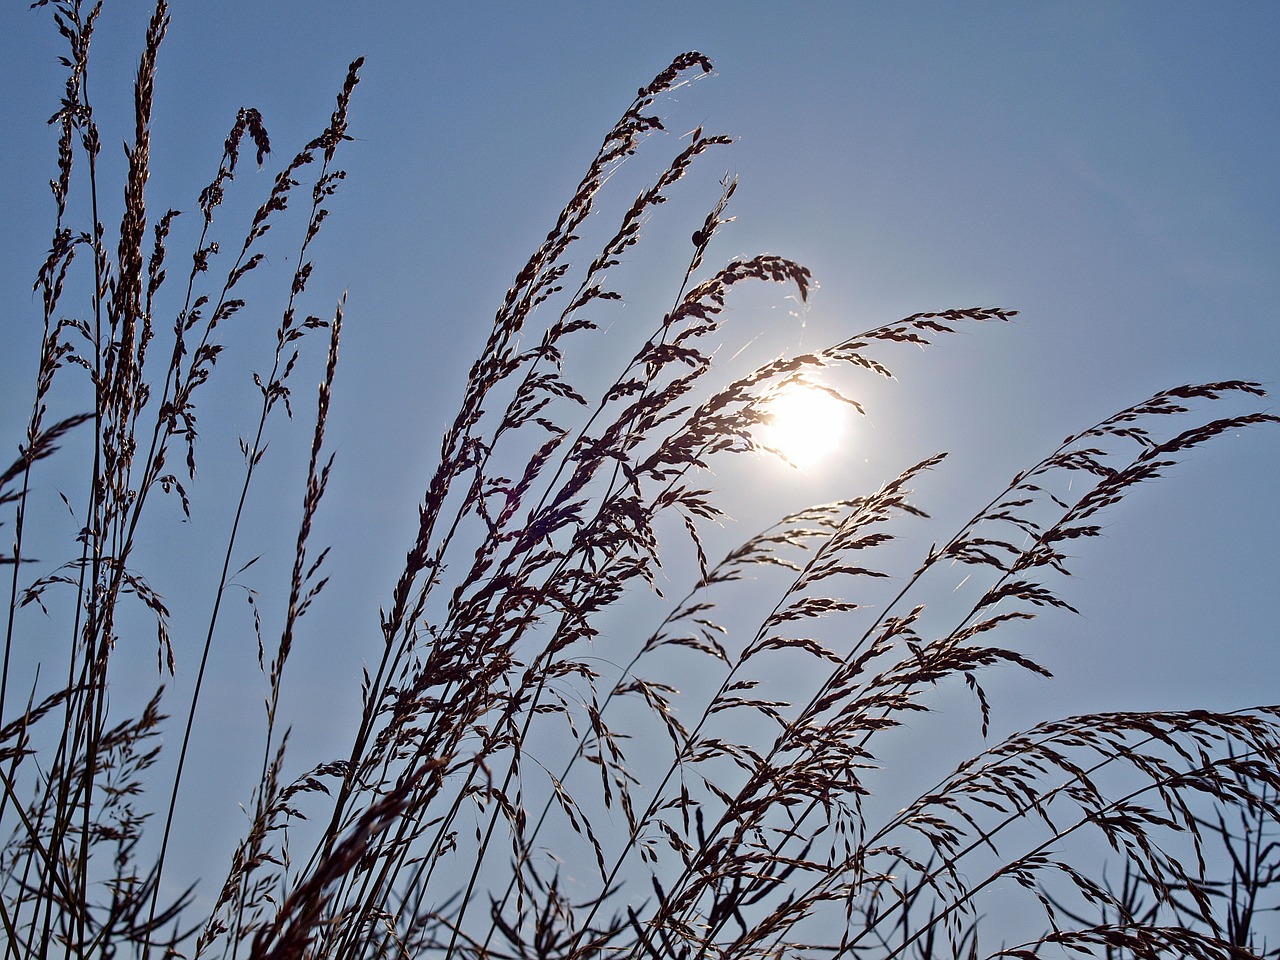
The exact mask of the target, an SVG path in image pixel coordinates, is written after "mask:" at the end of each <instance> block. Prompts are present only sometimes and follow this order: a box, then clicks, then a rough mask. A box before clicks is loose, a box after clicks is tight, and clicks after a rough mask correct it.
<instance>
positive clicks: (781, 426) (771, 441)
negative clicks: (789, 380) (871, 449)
mask: <svg viewBox="0 0 1280 960" xmlns="http://www.w3.org/2000/svg"><path fill="white" fill-rule="evenodd" d="M766 412H767V416H768V424H767V426H766V427H765V428H764V430H763V431H762V432H761V439H762V440H763V441H764V443H765V445H766V446H768V447H769V448H771V449H772V450H775V451H776V452H777V453H779V454H781V455H782V457H783V458H784V459H785V460H787V461H789V462H790V463H791V464H792V465H793V466H796V467H799V468H801V469H806V468H809V467H813V466H815V465H816V464H818V463H819V462H820V461H821V460H823V459H824V458H825V457H826V456H828V455H829V454H831V453H833V452H834V451H835V450H836V449H837V448H839V446H840V444H841V441H842V440H843V439H844V434H845V429H846V427H847V426H848V420H849V407H848V405H847V404H845V403H843V402H842V401H840V400H839V399H837V398H836V397H834V396H832V395H831V394H830V393H829V392H828V391H827V390H825V389H823V388H821V387H816V386H814V385H812V384H809V383H793V384H789V385H788V386H786V387H783V388H782V390H780V391H779V392H778V393H777V395H775V396H774V397H773V398H772V399H771V400H769V402H768V406H767V407H766Z"/></svg>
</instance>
